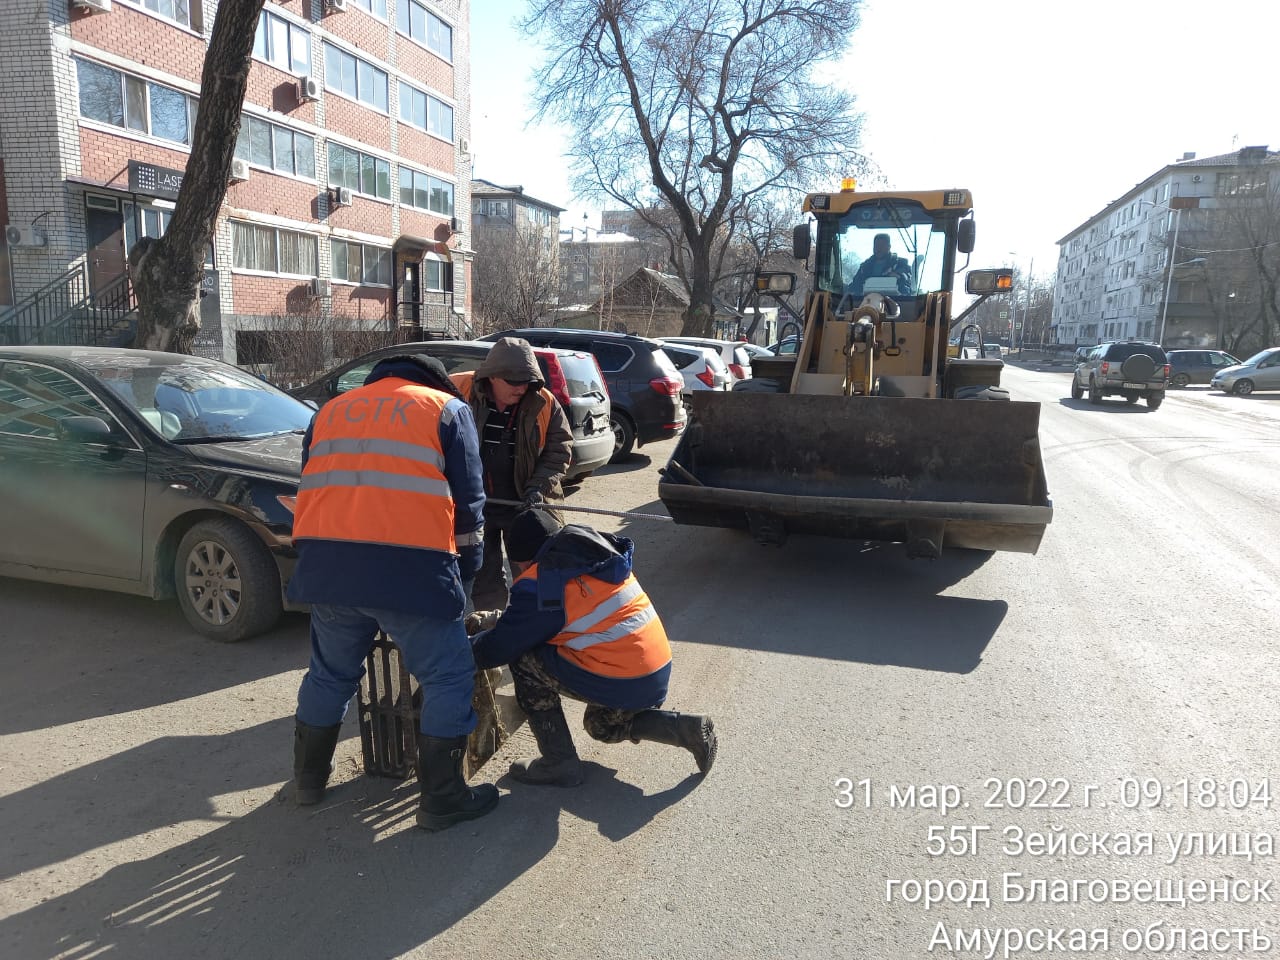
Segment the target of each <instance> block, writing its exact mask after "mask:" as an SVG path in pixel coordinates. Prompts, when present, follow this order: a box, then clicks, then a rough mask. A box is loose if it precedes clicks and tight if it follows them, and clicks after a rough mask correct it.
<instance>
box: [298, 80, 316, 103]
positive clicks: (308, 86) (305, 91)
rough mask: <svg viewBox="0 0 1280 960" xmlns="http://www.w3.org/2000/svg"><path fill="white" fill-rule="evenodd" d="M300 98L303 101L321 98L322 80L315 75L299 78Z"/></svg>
mask: <svg viewBox="0 0 1280 960" xmlns="http://www.w3.org/2000/svg"><path fill="white" fill-rule="evenodd" d="M298 99H299V100H301V101H302V102H303V103H306V102H307V101H309V100H319V99H320V81H319V80H317V79H316V78H315V77H299V78H298Z"/></svg>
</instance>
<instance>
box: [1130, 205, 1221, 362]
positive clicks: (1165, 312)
mask: <svg viewBox="0 0 1280 960" xmlns="http://www.w3.org/2000/svg"><path fill="white" fill-rule="evenodd" d="M1167 202H1168V204H1169V209H1170V210H1172V211H1173V242H1172V243H1171V244H1170V245H1169V270H1168V272H1167V274H1166V275H1165V281H1164V301H1163V303H1162V304H1161V305H1160V336H1158V337H1157V338H1156V343H1158V344H1160V346H1162V347H1163V346H1164V325H1165V321H1166V320H1168V319H1169V288H1170V287H1172V286H1173V268H1174V267H1185V266H1187V265H1188V264H1192V263H1204V262H1205V259H1204V257H1196V258H1194V259H1192V260H1187V261H1185V262H1183V263H1174V262H1173V261H1174V258H1175V257H1177V256H1178V228H1179V227H1181V226H1182V211H1183V210H1185V209H1186V208H1187V207H1198V206H1200V198H1199V197H1170V198H1169V199H1168V201H1167ZM1138 203H1140V204H1141V203H1146V204H1149V205H1150V206H1153V207H1158V206H1160V204H1158V203H1156V202H1155V201H1154V200H1143V199H1141V198H1139V199H1138Z"/></svg>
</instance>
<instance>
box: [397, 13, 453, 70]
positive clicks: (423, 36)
mask: <svg viewBox="0 0 1280 960" xmlns="http://www.w3.org/2000/svg"><path fill="white" fill-rule="evenodd" d="M396 30H398V31H399V32H400V33H402V34H404V35H405V36H406V37H409V38H410V39H411V40H415V41H417V42H418V43H420V44H422V45H423V46H424V47H426V48H427V49H428V50H430V51H431V52H432V53H437V54H439V55H440V56H442V57H444V58H445V59H446V60H452V59H453V27H451V26H449V24H447V23H445V22H444V21H443V20H441V19H440V18H439V17H437V16H436V15H435V14H434V13H432V12H431V11H430V10H428V9H427V8H426V7H424V6H423V5H422V4H421V3H418V2H417V0H396Z"/></svg>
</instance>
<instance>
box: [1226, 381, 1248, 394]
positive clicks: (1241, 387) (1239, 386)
mask: <svg viewBox="0 0 1280 960" xmlns="http://www.w3.org/2000/svg"><path fill="white" fill-rule="evenodd" d="M1231 392H1232V393H1234V394H1235V395H1236V396H1237V397H1247V396H1248V395H1249V394H1251V393H1253V381H1252V380H1237V381H1236V385H1235V386H1234V387H1232V388H1231Z"/></svg>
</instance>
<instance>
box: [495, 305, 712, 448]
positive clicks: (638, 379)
mask: <svg viewBox="0 0 1280 960" xmlns="http://www.w3.org/2000/svg"><path fill="white" fill-rule="evenodd" d="M503 337H523V338H524V339H526V340H528V341H529V342H530V343H532V344H533V345H534V346H535V347H557V348H560V349H562V350H585V351H587V352H588V353H591V354H593V355H594V356H595V358H596V362H597V363H599V364H600V369H601V370H602V371H603V372H604V378H605V382H606V383H607V384H608V385H609V400H610V402H611V403H612V405H613V407H612V411H611V423H612V426H613V462H615V463H616V462H617V461H619V460H623V459H625V458H626V457H628V456H630V454H631V449H632V447H634V446H636V445H640V446H643V445H644V444H646V443H653V442H654V441H657V440H670V439H671V438H672V437H676V436H679V435H680V432H681V431H682V430H684V427H685V423H686V422H687V415H686V413H685V410H684V405H683V404H682V403H681V402H680V393H681V391H682V390H683V389H684V377H682V376H681V375H680V371H679V370H677V369H676V365H675V364H674V363H672V362H671V358H670V357H668V356H667V355H666V354H665V353H663V351H662V344H660V343H658V342H657V341H656V340H650V339H648V338H647V337H633V336H631V335H630V334H626V333H607V332H605V331H603V330H575V329H568V328H560V327H525V328H522V329H519V330H503V331H502V332H501V333H491V334H489V335H488V336H486V337H481V338H480V339H481V340H491V341H496V340H500V339H501V338H503Z"/></svg>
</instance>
